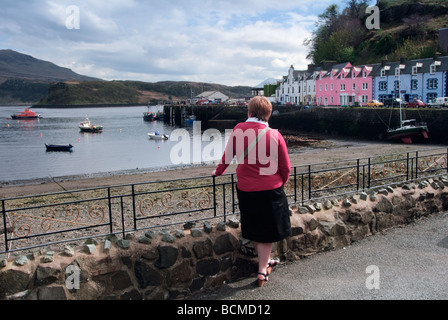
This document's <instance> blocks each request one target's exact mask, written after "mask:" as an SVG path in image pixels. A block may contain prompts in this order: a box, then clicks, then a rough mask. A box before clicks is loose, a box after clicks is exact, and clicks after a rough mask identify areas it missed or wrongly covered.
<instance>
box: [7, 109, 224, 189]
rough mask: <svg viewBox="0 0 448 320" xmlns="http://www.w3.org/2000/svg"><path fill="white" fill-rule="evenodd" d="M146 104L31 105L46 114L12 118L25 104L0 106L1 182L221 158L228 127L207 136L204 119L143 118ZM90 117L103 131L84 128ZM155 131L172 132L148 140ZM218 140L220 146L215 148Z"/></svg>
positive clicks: (145, 169)
mask: <svg viewBox="0 0 448 320" xmlns="http://www.w3.org/2000/svg"><path fill="white" fill-rule="evenodd" d="M147 109H148V108H147V107H145V106H136V107H110V108H107V107H105V108H67V109H62V108H60V109H59V108H58V109H48V108H32V110H33V111H35V112H37V113H39V114H41V116H42V118H41V119H38V120H13V119H11V118H10V117H11V115H12V114H15V113H20V112H21V111H22V110H24V107H17V106H11V107H9V106H2V107H0V164H1V171H0V184H5V183H8V184H11V183H23V182H25V181H23V180H34V179H47V178H55V177H67V176H78V175H81V176H84V175H85V176H89V177H90V176H98V175H110V174H116V173H126V172H129V173H132V172H148V171H154V170H163V169H170V168H174V167H179V166H180V167H182V166H186V165H187V166H188V165H192V164H193V165H197V164H201V163H210V162H213V161H215V160H217V159H219V158H220V157H221V155H222V150H223V148H224V146H225V133H224V132H222V133H219V132H218V133H219V134H220V136H217V133H216V131H217V130H214V132H211V135H210V137H207V135H208V133H210V132H209V131H210V130H206V131H205V132H204V131H203V132H201V131H200V130H199V129H200V127H199V126H200V124H199V122H197V123H196V124H195V127H193V126H192V125H189V126H188V125H186V126H185V127H183V128H178V127H174V126H171V125H169V124H167V123H164V122H163V121H153V122H148V121H144V120H143V112H144V111H147ZM150 110H151V111H154V112H156V111H158V110H162V108H161V107H159V106H152V107H150ZM86 118H89V120H91V122H92V124H94V125H95V124H96V125H102V126H103V127H104V129H103V132H101V133H83V132H80V130H79V128H78V125H79V123H80V122H81V121H83V120H85V119H86ZM156 130H158V131H159V132H161V133H165V134H168V135H170V139H169V140H165V141H156V140H151V139H149V137H148V132H154V131H156ZM174 136H176V137H177V139H176V140H174V139H173V138H174ZM211 141H214V142H213V146H211V144H212V142H211ZM195 142H196V144H195ZM46 143H47V144H72V145H73V146H74V148H73V152H47V151H46V148H45V144H46ZM217 143H220V147H216V146H217ZM207 146H208V147H207ZM204 149H205V150H206V153H204V152H203V151H204ZM210 150H211V151H210ZM188 158H189V160H186V159H188Z"/></svg>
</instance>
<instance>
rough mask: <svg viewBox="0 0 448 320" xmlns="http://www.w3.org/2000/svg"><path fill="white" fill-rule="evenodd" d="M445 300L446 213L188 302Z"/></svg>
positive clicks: (447, 283)
mask: <svg viewBox="0 0 448 320" xmlns="http://www.w3.org/2000/svg"><path fill="white" fill-rule="evenodd" d="M207 299H212V300H323V299H325V300H326V299H332V300H340V299H342V300H372V299H373V300H392V299H394V300H395V299H404V300H414V299H417V300H426V299H437V300H439V299H443V300H446V299H448V212H444V213H440V214H436V215H433V216H431V217H428V218H423V219H421V220H419V221H417V222H415V223H412V224H410V225H407V226H405V227H402V228H395V229H392V230H388V231H386V232H384V233H382V234H377V235H374V236H371V237H369V238H366V239H364V240H361V241H358V242H355V243H353V244H352V245H351V246H349V247H346V248H343V249H338V250H334V251H328V252H324V253H319V254H316V255H313V256H310V257H308V258H304V259H301V260H298V261H295V262H291V263H285V264H282V265H280V266H278V267H277V268H276V269H275V270H274V272H273V273H272V274H271V276H270V280H269V282H268V283H267V284H266V285H265V286H264V287H262V288H258V287H256V282H255V278H253V279H244V280H241V281H238V282H234V283H231V284H228V285H225V286H223V287H220V288H219V289H217V290H215V291H212V292H206V293H200V294H197V295H194V296H193V297H190V300H207Z"/></svg>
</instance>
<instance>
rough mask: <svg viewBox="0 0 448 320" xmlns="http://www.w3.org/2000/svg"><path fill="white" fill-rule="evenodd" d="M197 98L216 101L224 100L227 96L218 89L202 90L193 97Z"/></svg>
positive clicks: (227, 98)
mask: <svg viewBox="0 0 448 320" xmlns="http://www.w3.org/2000/svg"><path fill="white" fill-rule="evenodd" d="M195 98H196V99H197V100H209V101H216V102H225V101H227V100H229V97H228V96H226V95H225V94H223V93H221V92H219V91H204V92H202V93H201V94H198V95H197V96H196V97H195Z"/></svg>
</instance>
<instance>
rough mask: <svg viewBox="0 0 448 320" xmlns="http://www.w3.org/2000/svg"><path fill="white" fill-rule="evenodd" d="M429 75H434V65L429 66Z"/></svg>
mask: <svg viewBox="0 0 448 320" xmlns="http://www.w3.org/2000/svg"><path fill="white" fill-rule="evenodd" d="M429 73H430V74H434V73H436V65H435V64H432V65H430V66H429Z"/></svg>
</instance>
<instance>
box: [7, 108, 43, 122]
mask: <svg viewBox="0 0 448 320" xmlns="http://www.w3.org/2000/svg"><path fill="white" fill-rule="evenodd" d="M11 118H12V119H40V118H42V117H41V116H40V114H38V113H36V112H34V111H31V110H30V109H28V108H25V110H23V111H22V112H20V113H19V114H13V115H11Z"/></svg>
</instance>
